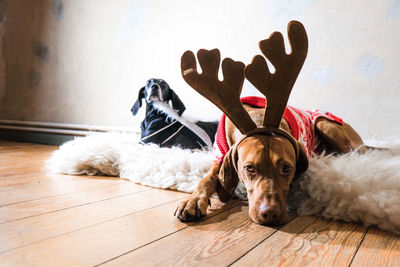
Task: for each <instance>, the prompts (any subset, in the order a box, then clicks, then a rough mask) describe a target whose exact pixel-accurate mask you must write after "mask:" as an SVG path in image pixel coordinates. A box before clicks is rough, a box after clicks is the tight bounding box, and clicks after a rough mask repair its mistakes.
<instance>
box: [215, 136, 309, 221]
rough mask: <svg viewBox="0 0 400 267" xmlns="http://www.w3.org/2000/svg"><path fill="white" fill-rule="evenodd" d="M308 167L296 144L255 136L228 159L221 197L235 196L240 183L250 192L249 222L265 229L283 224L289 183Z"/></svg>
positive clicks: (301, 147)
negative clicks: (251, 221)
mask: <svg viewBox="0 0 400 267" xmlns="http://www.w3.org/2000/svg"><path fill="white" fill-rule="evenodd" d="M307 167H308V160H307V155H306V154H305V152H304V149H303V146H302V145H301V144H299V143H298V142H297V141H295V140H289V139H288V138H285V137H283V136H277V135H269V134H268V135H267V134H256V135H252V136H249V137H246V138H245V139H243V140H242V141H241V142H239V143H237V144H236V145H234V146H233V147H232V148H231V149H230V151H229V152H228V154H227V155H226V156H225V158H224V161H223V163H222V166H221V169H220V178H221V181H222V184H221V187H219V190H218V191H219V192H218V194H220V192H221V191H224V192H233V190H234V189H235V187H236V185H237V183H238V180H240V181H241V182H242V183H243V185H244V186H245V188H246V190H247V197H248V200H249V216H250V218H251V219H252V220H253V221H254V222H256V223H259V224H264V225H265V224H282V223H284V222H286V220H287V211H286V197H287V193H288V191H289V186H290V183H291V182H292V181H293V179H294V177H295V175H299V174H301V173H303V172H305V171H306V170H307ZM221 195H223V194H221Z"/></svg>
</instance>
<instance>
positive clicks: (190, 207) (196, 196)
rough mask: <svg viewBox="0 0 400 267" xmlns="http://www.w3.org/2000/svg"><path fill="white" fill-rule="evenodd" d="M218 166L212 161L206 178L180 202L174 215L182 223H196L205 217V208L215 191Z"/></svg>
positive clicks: (209, 203)
mask: <svg viewBox="0 0 400 267" xmlns="http://www.w3.org/2000/svg"><path fill="white" fill-rule="evenodd" d="M219 169H220V165H219V164H218V163H217V162H216V161H214V163H213V165H212V166H211V169H210V170H209V172H208V174H207V176H206V177H205V178H204V179H202V180H201V181H200V183H199V185H198V186H197V188H196V190H195V191H194V192H193V193H192V195H191V196H190V197H189V198H188V199H186V200H184V201H182V202H181V203H180V204H179V206H178V207H177V209H176V210H175V213H174V215H176V216H177V217H178V219H179V220H181V221H182V222H190V221H196V220H199V219H200V218H202V217H204V216H206V214H207V207H208V206H209V205H211V202H210V197H211V196H212V195H213V194H214V193H215V192H216V190H217V180H218V174H219Z"/></svg>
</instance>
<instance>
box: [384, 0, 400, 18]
mask: <svg viewBox="0 0 400 267" xmlns="http://www.w3.org/2000/svg"><path fill="white" fill-rule="evenodd" d="M399 14H400V0H392V3H391V4H390V6H389V8H388V9H387V13H386V16H387V18H388V19H391V20H392V19H396V18H397V17H398V16H399Z"/></svg>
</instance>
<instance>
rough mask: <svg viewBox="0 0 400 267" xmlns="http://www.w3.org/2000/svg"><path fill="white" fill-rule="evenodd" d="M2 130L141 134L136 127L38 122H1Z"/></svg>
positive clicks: (82, 134)
mask: <svg viewBox="0 0 400 267" xmlns="http://www.w3.org/2000/svg"><path fill="white" fill-rule="evenodd" d="M0 129H2V130H12V131H24V132H39V133H49V134H63V135H73V136H86V135H88V134H89V133H92V132H130V133H140V129H137V128H136V127H135V128H134V127H114V126H98V125H96V126H94V125H85V124H69V123H57V122H36V121H16V120H0Z"/></svg>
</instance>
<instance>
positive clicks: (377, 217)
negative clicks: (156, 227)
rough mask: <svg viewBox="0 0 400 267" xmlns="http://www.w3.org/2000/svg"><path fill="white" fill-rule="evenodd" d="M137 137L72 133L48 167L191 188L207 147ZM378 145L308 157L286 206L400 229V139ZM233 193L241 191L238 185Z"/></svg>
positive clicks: (208, 158) (205, 166)
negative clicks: (381, 148)
mask: <svg viewBox="0 0 400 267" xmlns="http://www.w3.org/2000/svg"><path fill="white" fill-rule="evenodd" d="M138 139H139V136H136V135H135V136H134V137H132V134H120V133H107V134H93V135H91V136H88V137H81V138H76V139H75V140H73V141H70V142H68V143H65V144H64V145H62V146H61V147H60V149H59V150H57V151H55V152H54V154H53V155H52V157H51V158H50V159H49V160H48V162H47V168H48V169H49V170H50V171H51V172H55V173H66V174H87V175H111V176H120V177H122V178H127V179H129V180H131V181H133V182H136V183H140V184H144V185H149V186H153V187H157V188H164V189H173V190H178V191H183V192H192V191H193V190H194V189H195V188H196V186H197V184H198V183H199V181H200V180H201V179H202V178H203V177H204V176H205V175H206V173H207V171H208V170H209V167H210V165H211V163H212V159H213V157H212V155H211V152H206V151H201V150H194V151H191V150H182V149H179V148H160V147H158V146H156V145H139V144H137V140H138ZM368 144H371V145H376V144H377V143H376V142H369V143H368ZM393 144H395V145H393ZM378 145H380V146H386V147H390V150H388V151H378V150H375V151H368V152H366V153H365V154H363V155H360V154H358V153H349V154H345V155H341V156H332V155H321V156H318V157H315V158H310V159H309V168H308V170H307V171H306V172H305V173H304V174H303V175H301V176H300V177H297V178H296V179H295V181H294V182H293V183H292V185H291V190H290V191H289V195H288V208H290V209H294V210H296V211H297V213H298V214H299V215H318V216H322V217H324V218H327V219H335V220H342V221H347V222H361V223H363V224H364V225H366V226H370V225H375V226H377V227H378V228H381V229H383V230H387V231H390V232H393V233H397V234H400V140H395V141H392V142H391V143H386V142H381V143H380V144H378ZM235 194H236V196H237V197H239V198H242V199H243V198H245V197H246V192H245V189H244V187H243V186H241V185H239V186H238V188H237V190H236V192H235ZM171 216H173V211H171Z"/></svg>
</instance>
